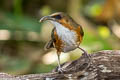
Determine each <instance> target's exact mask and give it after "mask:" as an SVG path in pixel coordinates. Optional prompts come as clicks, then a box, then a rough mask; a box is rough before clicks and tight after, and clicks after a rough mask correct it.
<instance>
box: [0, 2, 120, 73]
mask: <svg viewBox="0 0 120 80" xmlns="http://www.w3.org/2000/svg"><path fill="white" fill-rule="evenodd" d="M54 12H65V13H67V14H69V15H70V16H71V17H72V18H73V19H74V20H75V21H76V22H77V23H78V24H80V25H82V27H83V29H84V32H85V36H84V40H83V42H82V43H81V47H82V48H84V49H85V50H87V51H88V52H89V53H91V52H95V51H99V50H108V49H109V50H111V49H112V50H116V49H120V0H0V72H7V73H10V74H29V73H43V72H49V71H51V70H52V69H53V68H55V66H56V65H57V55H56V50H55V49H50V50H47V51H45V50H44V45H45V43H47V41H49V40H50V33H51V30H52V28H53V25H52V24H50V23H49V22H44V23H42V24H41V23H39V19H40V18H41V17H43V16H46V15H49V14H51V13H54ZM80 56H81V51H80V50H79V49H77V50H75V51H72V52H70V53H69V54H64V53H62V54H61V63H63V62H66V61H70V60H75V59H77V58H79V57H80Z"/></svg>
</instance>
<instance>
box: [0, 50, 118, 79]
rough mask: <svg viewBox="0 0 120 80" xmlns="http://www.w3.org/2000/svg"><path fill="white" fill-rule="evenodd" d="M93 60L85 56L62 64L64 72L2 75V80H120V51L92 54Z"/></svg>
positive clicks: (0, 75)
mask: <svg viewBox="0 0 120 80" xmlns="http://www.w3.org/2000/svg"><path fill="white" fill-rule="evenodd" d="M90 56H91V60H89V59H88V58H87V57H86V56H85V55H82V56H81V57H80V58H79V59H77V60H75V61H72V62H66V63H64V64H61V66H62V68H63V70H64V72H63V73H61V74H60V73H58V72H57V68H58V67H56V68H55V69H54V70H53V71H52V72H50V73H44V74H27V75H17V76H14V75H10V74H7V73H0V80H62V79H64V80H120V50H104V51H98V52H95V53H92V54H91V55H90Z"/></svg>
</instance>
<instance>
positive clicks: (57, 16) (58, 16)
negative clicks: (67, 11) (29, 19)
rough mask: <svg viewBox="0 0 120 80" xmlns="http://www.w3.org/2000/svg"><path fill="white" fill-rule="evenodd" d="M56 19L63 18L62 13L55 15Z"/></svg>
mask: <svg viewBox="0 0 120 80" xmlns="http://www.w3.org/2000/svg"><path fill="white" fill-rule="evenodd" d="M54 17H55V18H56V19H61V18H62V17H61V16H60V15H56V16H54Z"/></svg>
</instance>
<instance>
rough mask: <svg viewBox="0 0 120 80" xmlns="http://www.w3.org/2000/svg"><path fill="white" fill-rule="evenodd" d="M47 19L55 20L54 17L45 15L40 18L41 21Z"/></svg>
mask: <svg viewBox="0 0 120 80" xmlns="http://www.w3.org/2000/svg"><path fill="white" fill-rule="evenodd" d="M46 20H54V18H52V17H51V16H44V17H42V18H41V19H40V21H39V22H43V21H46Z"/></svg>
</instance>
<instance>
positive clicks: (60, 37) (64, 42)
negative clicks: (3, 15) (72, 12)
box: [40, 12, 87, 72]
mask: <svg viewBox="0 0 120 80" xmlns="http://www.w3.org/2000/svg"><path fill="white" fill-rule="evenodd" d="M45 20H49V21H50V22H51V23H52V24H53V25H54V28H53V30H52V34H51V40H50V41H49V42H48V43H47V45H46V48H47V49H49V48H56V50H57V55H58V65H59V70H58V71H61V72H62V69H61V66H60V57H59V56H60V53H61V52H69V51H72V50H74V49H76V48H79V49H81V48H80V47H79V45H80V43H81V42H82V39H83V36H84V32H83V29H82V27H81V26H80V25H79V24H77V23H76V22H75V21H74V20H73V19H72V18H71V17H70V16H69V15H67V14H65V13H62V12H58V13H54V14H51V15H49V16H45V17H43V18H41V19H40V21H45ZM81 50H82V51H84V50H83V49H81ZM84 53H85V54H87V53H86V52H85V51H84Z"/></svg>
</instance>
